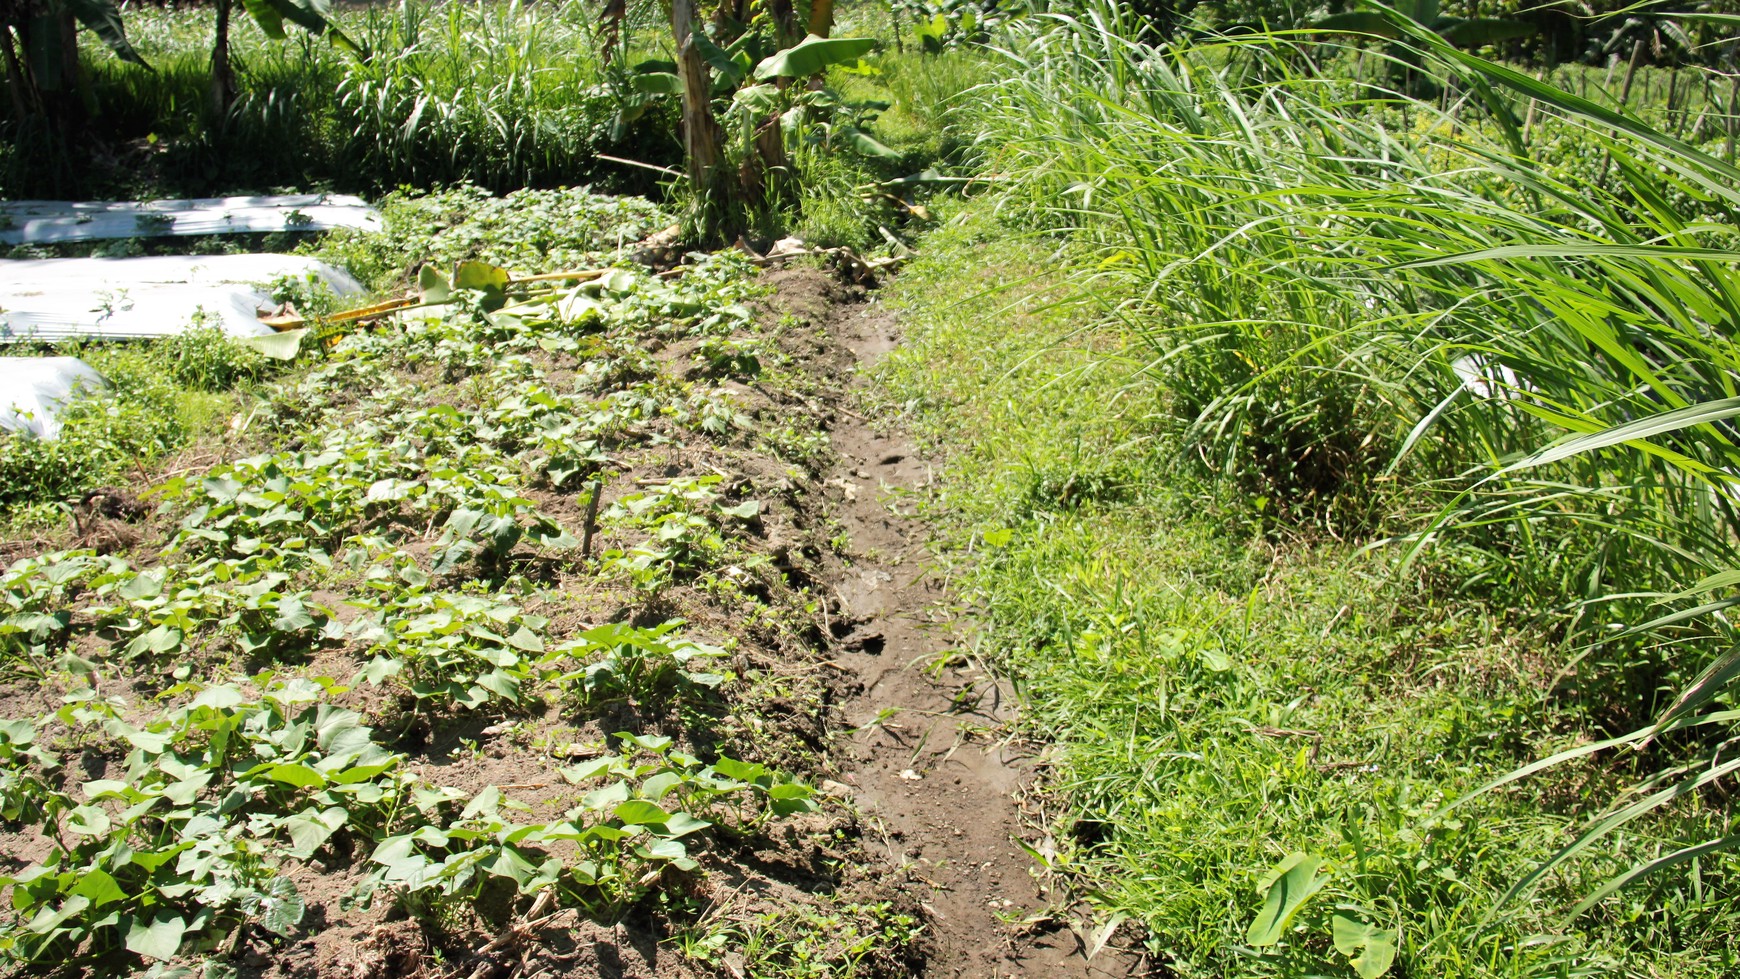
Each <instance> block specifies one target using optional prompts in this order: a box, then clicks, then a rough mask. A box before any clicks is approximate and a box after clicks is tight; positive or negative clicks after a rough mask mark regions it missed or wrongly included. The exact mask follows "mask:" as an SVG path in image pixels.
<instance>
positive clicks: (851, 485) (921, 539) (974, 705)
mask: <svg viewBox="0 0 1740 979" xmlns="http://www.w3.org/2000/svg"><path fill="white" fill-rule="evenodd" d="M772 279H773V281H774V282H775V283H776V285H777V286H778V288H779V300H780V302H781V304H783V305H784V306H785V308H786V309H787V310H788V311H789V312H790V313H791V315H794V316H796V317H797V318H798V319H799V320H800V321H803V322H807V323H810V324H812V325H814V326H815V327H817V328H818V329H817V332H816V334H814V335H816V336H817V337H818V341H819V342H818V343H817V344H816V346H815V348H814V349H813V350H812V351H811V354H810V355H811V356H812V357H813V358H814V361H815V364H814V367H815V368H820V369H817V370H815V371H814V373H816V374H817V375H818V376H820V377H824V378H826V379H827V382H826V383H825V384H824V386H823V388H822V390H821V391H819V392H818V397H817V399H816V400H817V401H818V402H820V403H821V404H822V405H825V406H827V408H828V410H829V411H830V413H831V415H832V424H831V431H830V437H831V439H832V442H833V447H834V449H835V451H836V453H838V455H839V464H838V465H837V467H836V468H835V469H834V471H833V472H832V473H830V474H829V475H828V478H827V480H826V482H825V485H826V486H827V488H828V491H829V495H830V497H831V499H832V501H833V507H832V514H833V517H834V519H835V520H837V521H838V522H839V524H840V525H841V526H842V528H843V529H844V531H845V533H846V535H847V537H848V539H849V540H850V546H849V550H848V551H847V553H846V554H845V555H844V557H845V560H844V561H843V562H841V563H840V564H839V565H838V566H837V567H834V568H831V569H830V570H831V571H832V574H831V575H830V578H831V580H830V585H831V588H832V592H833V595H834V597H835V599H836V602H837V604H836V605H835V606H834V614H835V618H836V623H835V625H834V629H833V631H834V632H835V633H836V634H837V635H839V636H840V637H841V641H840V644H839V652H838V653H837V654H836V655H835V656H834V661H835V662H837V663H839V664H840V665H841V666H842V667H843V668H844V669H845V670H846V672H847V674H848V676H849V677H850V678H851V679H852V685H853V687H854V688H855V689H856V691H857V692H856V694H855V695H854V696H853V697H852V698H851V699H850V700H849V701H848V702H847V703H846V705H845V715H846V717H845V719H846V728H845V730H844V731H842V732H841V733H840V738H841V739H842V740H843V745H842V750H841V751H840V756H841V757H840V762H839V763H840V764H841V765H842V767H843V769H844V774H843V779H844V781H845V782H847V783H848V784H849V785H851V786H852V791H853V798H854V799H855V801H856V802H857V804H858V806H859V807H860V810H861V812H862V813H863V816H864V818H865V819H867V820H868V821H869V822H870V824H871V825H872V826H873V827H874V828H875V831H876V833H877V834H878V835H879V836H880V837H881V847H880V855H881V856H883V857H884V858H885V859H886V860H887V861H888V862H889V864H890V865H891V866H892V867H893V868H895V869H896V870H897V871H898V873H899V874H900V875H901V877H902V879H903V881H904V884H905V886H906V888H907V889H908V890H909V891H910V892H911V893H913V894H914V895H915V896H916V897H917V898H918V900H919V901H920V905H921V907H922V908H923V909H924V910H925V912H926V914H927V916H928V919H929V925H930V933H931V937H930V943H929V945H928V947H927V953H928V955H927V960H926V962H925V964H924V967H923V969H922V971H921V972H920V973H918V974H920V975H924V976H927V977H945V976H947V977H997V979H1005V977H1007V979H1015V977H1028V976H1035V977H1037V976H1049V977H1088V976H1096V977H1103V976H1131V975H1139V974H1143V971H1144V970H1142V968H1141V965H1142V963H1141V960H1140V957H1139V956H1135V955H1131V954H1127V953H1124V952H1122V951H1120V950H1119V949H1118V948H1117V947H1116V944H1115V943H1106V947H1104V948H1102V949H1101V950H1099V952H1098V954H1097V955H1094V956H1093V957H1092V958H1091V959H1090V957H1089V956H1088V954H1087V952H1088V944H1089V941H1090V939H1089V938H1088V937H1087V936H1088V935H1089V934H1091V932H1090V925H1091V922H1088V921H1085V920H1077V917H1076V915H1075V913H1074V912H1073V911H1072V910H1071V909H1070V908H1069V907H1068V906H1067V905H1068V900H1069V899H1068V896H1067V895H1066V894H1064V893H1062V892H1060V891H1058V890H1057V889H1056V888H1055V886H1054V885H1053V884H1051V883H1048V882H1047V881H1045V880H1044V879H1042V878H1041V877H1040V876H1039V875H1038V873H1037V872H1038V871H1039V869H1040V868H1039V867H1038V865H1037V864H1036V862H1035V861H1034V860H1033V859H1032V857H1030V856H1028V854H1027V853H1025V852H1023V850H1022V849H1021V846H1020V845H1019V843H1018V842H1017V841H1022V842H1025V843H1027V844H1028V845H1029V846H1031V847H1033V848H1035V849H1039V848H1041V847H1043V846H1044V832H1043V829H1042V828H1041V827H1037V826H1035V825H1032V824H1031V823H1030V821H1029V818H1030V816H1031V815H1032V814H1030V813H1028V812H1025V811H1024V810H1023V808H1022V805H1021V802H1020V800H1021V799H1022V798H1023V797H1024V795H1025V794H1026V790H1027V789H1028V787H1029V786H1030V785H1031V783H1032V781H1033V778H1034V776H1035V774H1036V762H1035V759H1034V757H1033V756H1032V755H1031V754H1030V753H1027V752H1023V751H1021V750H1018V749H1017V748H1016V747H1015V746H1014V745H1012V743H1011V742H1010V741H1009V739H1008V736H1007V732H1006V731H1005V730H1004V728H1005V724H1006V722H1007V721H1008V720H1009V718H1010V716H1011V714H1012V712H1013V711H1014V710H1015V705H1014V702H1013V700H1012V698H1011V697H1010V695H1009V691H1008V689H1007V688H1006V687H1005V686H1004V685H1003V684H1001V683H1000V682H999V681H998V680H997V679H996V678H995V677H994V676H992V675H990V674H988V673H986V672H984V671H982V670H981V669H979V668H978V666H977V665H976V664H973V663H971V662H970V661H968V660H967V659H965V658H963V657H960V656H957V655H955V654H953V652H952V649H953V647H954V645H955V642H954V639H955V637H956V634H957V633H958V631H959V630H960V629H961V628H962V627H964V626H965V625H966V623H964V622H962V621H961V620H960V619H959V618H958V617H957V616H958V612H957V610H956V601H955V597H954V596H952V595H951V594H950V593H949V590H948V589H947V587H946V586H945V584H944V583H943V582H942V581H941V580H940V579H939V577H938V576H937V575H936V574H934V573H933V568H932V566H931V565H930V564H929V563H928V562H927V560H926V558H927V556H928V547H927V545H928V542H929V532H928V528H927V527H926V525H925V524H924V523H923V522H922V521H921V520H919V519H918V518H916V517H915V516H913V515H912V514H913V509H914V507H915V506H916V503H917V502H918V499H919V498H920V497H921V496H922V495H923V494H924V493H925V492H926V491H927V490H928V489H929V488H930V487H931V486H932V483H933V479H934V467H933V464H932V462H931V461H930V460H927V459H925V458H923V457H922V456H920V455H919V454H918V452H917V450H916V448H915V446H914V444H913V442H912V441H911V440H910V439H909V438H908V437H907V436H906V435H904V434H903V433H902V432H900V431H899V430H897V429H892V428H890V427H889V426H887V425H882V424H878V423H874V422H873V421H872V420H871V419H868V418H866V417H865V416H864V415H862V414H859V413H858V412H856V411H854V410H853V409H852V405H853V404H854V403H855V401H856V400H857V399H856V397H855V395H856V394H857V393H858V392H859V391H861V390H862V388H863V386H864V385H866V384H867V383H868V382H867V381H866V380H865V378H864V375H863V369H864V368H867V367H870V366H872V365H874V364H875V363H876V361H878V360H879V359H881V358H882V357H883V356H885V355H886V354H887V353H889V352H890V351H892V350H893V349H894V348H895V347H896V346H897V345H898V343H899V340H900V329H899V323H898V322H897V319H896V317H895V316H894V314H893V313H892V312H891V311H889V310H888V309H886V308H884V307H882V306H880V305H879V304H877V303H875V302H874V301H872V299H871V297H869V296H867V295H866V294H865V293H864V292H863V290H861V289H859V288H857V287H853V286H843V285H841V284H839V283H838V282H836V281H835V280H833V279H832V278H830V277H828V276H825V275H823V274H821V273H819V272H816V271H814V270H808V269H797V270H791V271H782V272H776V273H773V274H772ZM872 849H873V850H875V849H876V848H875V847H872Z"/></svg>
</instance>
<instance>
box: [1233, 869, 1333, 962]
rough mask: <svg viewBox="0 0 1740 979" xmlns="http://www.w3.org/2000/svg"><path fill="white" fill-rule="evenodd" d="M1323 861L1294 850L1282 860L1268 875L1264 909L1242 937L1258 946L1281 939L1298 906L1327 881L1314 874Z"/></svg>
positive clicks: (1272, 943) (1261, 946) (1264, 945)
mask: <svg viewBox="0 0 1740 979" xmlns="http://www.w3.org/2000/svg"><path fill="white" fill-rule="evenodd" d="M1322 865H1323V858H1322V857H1319V856H1315V855H1313V854H1309V853H1294V854H1291V855H1289V856H1288V857H1287V858H1286V859H1285V860H1282V861H1281V862H1280V864H1279V865H1277V866H1276V867H1275V870H1274V872H1273V873H1272V874H1271V875H1270V877H1269V880H1268V883H1267V885H1266V888H1267V890H1266V892H1265V894H1264V896H1263V910H1262V911H1260V912H1258V913H1257V918H1256V920H1255V921H1253V922H1251V927H1250V930H1249V931H1248V932H1247V933H1246V934H1245V940H1246V941H1248V942H1249V943H1250V944H1252V945H1254V946H1256V947H1257V948H1264V947H1267V946H1269V945H1274V944H1277V943H1278V942H1280V941H1281V939H1282V938H1283V937H1285V936H1286V933H1287V926H1288V925H1289V924H1290V923H1292V921H1293V916H1294V915H1295V914H1298V913H1299V908H1300V907H1301V906H1303V905H1304V904H1305V902H1306V901H1307V900H1308V899H1309V898H1310V897H1311V895H1313V894H1316V893H1317V892H1318V891H1319V890H1321V889H1322V888H1323V885H1324V884H1326V883H1328V879H1327V878H1324V877H1319V876H1317V868H1319V867H1321V866H1322Z"/></svg>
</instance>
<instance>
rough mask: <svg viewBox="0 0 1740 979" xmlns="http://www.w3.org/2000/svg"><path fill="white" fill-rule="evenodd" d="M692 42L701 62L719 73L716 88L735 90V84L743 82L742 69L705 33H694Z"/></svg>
mask: <svg viewBox="0 0 1740 979" xmlns="http://www.w3.org/2000/svg"><path fill="white" fill-rule="evenodd" d="M694 41H695V50H696V51H699V52H700V53H701V58H702V60H704V61H706V62H707V64H709V65H711V66H712V67H713V70H714V71H716V72H718V73H719V78H718V80H717V88H718V89H729V88H736V87H737V83H738V82H740V81H742V80H743V67H742V66H741V65H739V64H738V63H737V61H736V60H735V59H733V58H732V57H731V55H729V54H727V53H726V52H725V49H724V48H721V47H720V46H719V45H717V44H714V43H713V39H712V38H710V37H708V36H707V33H706V32H705V31H696V32H695V35H694Z"/></svg>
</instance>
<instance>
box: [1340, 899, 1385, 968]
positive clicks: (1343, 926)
mask: <svg viewBox="0 0 1740 979" xmlns="http://www.w3.org/2000/svg"><path fill="white" fill-rule="evenodd" d="M1330 932H1331V934H1332V936H1333V937H1334V939H1335V950H1336V951H1337V952H1340V953H1341V954H1343V955H1345V956H1347V957H1348V962H1349V963H1351V964H1352V965H1353V971H1355V972H1357V973H1359V976H1360V979H1378V977H1379V976H1381V975H1383V974H1384V973H1386V972H1388V971H1390V966H1391V965H1393V964H1394V963H1395V961H1396V937H1397V932H1396V931H1395V930H1393V929H1386V928H1379V927H1377V926H1376V925H1373V924H1368V923H1366V922H1364V921H1361V920H1359V919H1358V918H1355V917H1353V916H1352V915H1348V914H1344V913H1342V912H1339V911H1338V912H1336V913H1335V917H1334V918H1332V919H1330Z"/></svg>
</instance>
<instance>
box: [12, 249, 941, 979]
mask: <svg viewBox="0 0 1740 979" xmlns="http://www.w3.org/2000/svg"><path fill="white" fill-rule="evenodd" d="M606 224H608V222H606ZM619 230H620V229H612V228H609V227H598V228H594V229H592V234H594V235H595V236H596V237H595V238H593V239H590V240H588V241H586V242H576V241H574V240H566V241H562V242H559V243H558V244H557V246H559V247H560V248H561V249H563V254H564V255H565V256H567V255H573V254H578V253H579V252H580V251H583V250H586V249H592V250H602V249H604V248H607V247H611V246H615V245H617V244H618V243H619V242H618V240H617V239H615V238H613V237H612V234H613V232H616V231H619ZM553 247H556V246H553ZM474 253H475V252H474ZM444 257H453V256H444ZM458 257H464V256H463V255H461V256H458ZM621 264H622V267H621V268H619V269H617V270H616V271H612V272H610V273H609V274H606V275H602V276H599V277H596V278H594V279H592V280H591V281H588V282H583V283H581V284H579V285H575V286H566V285H564V286H559V287H554V288H552V289H550V290H548V291H546V292H542V293H540V294H539V295H537V296H534V297H530V298H527V297H524V296H519V297H513V296H504V295H503V292H502V289H501V288H500V286H499V283H498V282H494V281H492V280H490V279H489V274H493V273H489V269H490V267H487V266H482V265H473V266H469V267H462V268H461V269H460V270H459V274H457V275H454V276H453V277H452V278H448V277H447V276H445V275H438V274H435V273H428V274H425V276H424V277H423V280H422V286H423V288H424V292H425V297H428V296H429V294H430V293H431V291H436V292H439V293H440V294H441V296H442V299H443V301H442V302H441V304H440V305H433V306H428V307H424V308H421V309H419V310H416V311H413V312H410V313H404V314H400V315H399V316H398V317H397V318H396V319H395V320H393V321H391V322H390V323H389V324H387V325H385V326H380V327H376V328H372V329H362V330H358V331H356V332H353V333H351V334H350V335H348V336H345V337H344V338H342V339H341V340H338V341H337V342H336V343H334V344H333V345H331V346H330V348H329V349H325V350H322V351H319V352H317V353H315V354H314V355H313V356H312V357H311V358H309V359H310V360H311V363H309V364H307V365H305V366H302V367H299V368H298V369H296V370H295V371H293V372H292V373H289V374H287V375H285V376H283V377H282V378H280V379H279V380H278V381H276V382H275V383H273V384H271V385H269V386H267V387H265V388H264V389H263V391H262V392H261V395H260V397H258V398H257V399H254V400H253V401H252V402H251V403H250V404H249V405H248V406H247V408H246V410H244V411H242V412H240V413H238V414H237V415H236V416H235V417H234V418H233V419H232V420H231V423H230V425H229V428H228V431H227V432H225V433H224V434H223V435H222V436H221V437H219V436H214V437H212V438H211V439H210V440H209V441H208V442H207V443H205V444H201V445H197V446H195V447H193V448H192V449H191V450H189V451H188V452H185V453H183V454H182V456H181V457H180V459H181V464H179V465H170V466H166V467H165V470H164V471H163V472H160V473H155V474H150V475H149V476H147V475H145V474H143V473H142V474H141V479H140V480H139V482H138V484H137V485H132V486H120V487H113V488H110V489H107V490H105V491H103V492H99V493H95V494H88V495H87V498H86V500H85V502H84V503H83V504H81V505H80V506H79V507H78V508H77V513H76V515H77V517H78V520H77V522H76V530H71V531H68V532H67V533H66V534H65V535H62V538H60V539H57V540H56V541H54V542H53V543H52V544H51V545H50V546H48V547H44V546H41V545H40V544H22V543H21V544H17V545H14V546H13V547H12V548H11V549H10V554H11V555H13V556H18V559H17V560H16V561H15V562H14V563H12V564H11V566H10V567H9V568H8V569H7V570H6V571H5V572H4V573H3V574H0V662H3V663H4V667H5V670H6V675H5V676H6V678H5V682H4V684H3V685H0V717H4V718H6V719H5V720H4V721H0V820H3V822H0V828H3V829H4V830H5V832H4V833H3V834H0V885H3V886H4V887H5V889H6V894H7V896H8V897H9V899H10V907H11V914H10V916H9V918H8V920H6V921H5V922H4V924H3V925H0V955H3V956H4V961H5V962H7V963H9V968H10V969H11V970H12V971H13V972H15V973H19V974H23V973H29V974H41V973H43V972H45V971H55V972H57V973H59V974H68V975H73V974H104V975H112V974H126V973H127V972H129V971H144V972H145V973H146V974H149V975H155V976H164V977H167V976H171V975H187V976H220V975H232V974H236V973H238V972H239V973H241V974H247V975H262V976H292V975H297V976H302V975H307V976H313V975H320V976H331V975H344V976H352V977H380V976H395V975H427V976H471V977H485V976H528V977H529V976H540V975H541V976H564V975H573V976H580V975H585V976H594V975H600V974H608V975H622V976H654V975H657V976H686V975H737V976H741V975H745V974H763V975H775V974H777V975H837V976H852V975H856V976H873V975H883V974H907V972H908V969H909V967H910V963H911V961H913V958H914V957H915V956H917V955H918V954H919V952H918V949H917V943H918V936H919V934H920V932H921V930H922V929H921V927H920V923H919V921H918V920H917V918H915V917H914V915H913V913H911V908H910V907H909V906H908V902H906V899H903V898H901V897H899V896H898V892H897V890H896V889H895V888H894V887H892V886H891V885H890V884H889V883H888V882H887V881H885V880H882V879H880V876H879V874H880V872H879V871H877V870H876V869H875V866H876V862H875V861H873V860H870V859H868V858H866V857H865V855H864V852H863V848H862V846H861V844H860V838H859V835H860V829H859V824H858V821H857V819H856V817H855V816H854V814H853V811H852V809H851V807H850V805H849V804H847V803H846V802H844V801H843V800H842V797H843V796H845V794H846V788H845V787H844V786H843V785H840V784H839V783H836V782H831V781H829V778H830V776H831V775H835V774H837V773H835V772H833V771H831V770H830V769H829V768H828V765H829V762H828V761H827V755H826V750H825V749H826V747H827V738H828V733H827V732H828V730H829V726H830V722H831V719H832V713H833V712H834V709H835V708H834V706H833V705H834V704H835V703H837V701H838V699H839V694H840V689H841V687H842V685H843V684H844V683H846V682H847V680H846V678H845V677H844V676H843V675H842V674H841V673H840V671H839V670H838V668H837V667H835V666H833V665H832V664H831V663H830V662H829V660H828V650H829V648H830V646H831V644H832V643H833V635H834V634H835V632H837V631H838V630H840V629H842V627H843V624H842V623H840V622H838V621H836V620H834V619H832V618H831V617H830V611H829V609H830V604H829V602H830V600H829V599H827V598H826V597H824V594H825V591H826V588H825V587H824V586H825V583H826V582H827V581H828V580H829V577H830V575H831V574H833V573H834V571H835V570H837V568H838V565H839V562H838V560H837V558H836V557H835V556H834V555H833V554H831V553H830V546H831V545H830V540H832V539H834V538H836V537H837V534H836V533H835V531H834V530H832V529H830V526H831V525H830V522H829V518H828V517H827V515H826V512H827V503H826V500H825V499H824V494H823V493H822V476H823V474H824V473H825V471H826V470H827V468H828V467H829V466H830V465H831V464H832V459H833V455H832V450H831V449H830V447H829V444H828V439H827V435H826V433H825V432H824V431H823V430H822V429H821V427H820V426H821V425H822V420H821V418H820V417H819V416H818V414H817V412H816V411H815V410H813V409H815V408H816V402H815V398H817V397H825V396H826V393H827V391H828V390H832V389H831V388H829V387H827V386H825V385H819V384H818V383H817V378H816V377H814V376H812V375H810V374H808V373H806V371H805V368H804V366H803V365H804V363H805V362H804V361H802V360H799V359H794V358H793V357H792V356H789V355H788V354H787V353H786V352H785V351H786V350H788V349H790V350H794V351H795V350H807V351H813V350H814V349H815V348H816V347H817V345H818V344H819V343H822V342H824V340H825V338H823V339H818V337H817V336H816V335H815V332H814V331H813V330H810V329H809V328H808V327H807V326H806V325H804V324H802V323H800V322H799V321H797V320H795V319H793V318H792V317H790V316H785V317H781V316H780V315H779V313H778V312H777V309H778V301H777V299H776V298H773V297H770V296H769V293H770V291H771V290H770V289H769V287H767V286H766V285H764V284H763V280H762V279H761V277H760V276H759V273H758V271H757V270H756V269H755V268H754V267H753V266H752V265H750V264H749V263H747V262H746V261H744V260H743V259H742V258H741V257H739V256H737V255H735V254H734V253H723V254H719V255H712V256H702V255H693V256H689V257H687V258H686V259H684V260H683V262H682V263H681V264H679V265H677V266H676V267H674V268H671V269H668V270H666V271H665V272H663V273H655V272H654V271H652V270H650V269H647V268H643V267H640V266H635V265H632V264H629V263H621ZM496 271H499V270H496ZM485 273H489V274H485ZM480 275H482V276H483V277H482V278H478V276H480ZM467 286H471V288H467ZM188 460H193V464H188ZM177 469H179V470H180V471H177Z"/></svg>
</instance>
